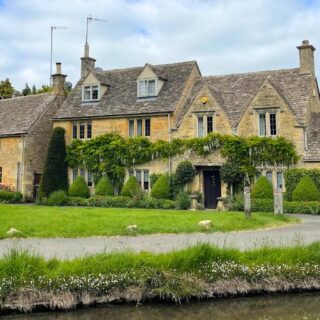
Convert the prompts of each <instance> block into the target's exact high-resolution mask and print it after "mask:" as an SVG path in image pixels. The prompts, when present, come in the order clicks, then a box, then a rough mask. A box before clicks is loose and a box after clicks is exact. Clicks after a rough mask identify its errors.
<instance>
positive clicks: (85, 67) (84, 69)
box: [81, 42, 96, 78]
mask: <svg viewBox="0 0 320 320" xmlns="http://www.w3.org/2000/svg"><path fill="white" fill-rule="evenodd" d="M95 64H96V60H95V59H93V58H90V57H89V44H88V42H86V43H85V45H84V57H82V58H81V78H84V77H85V76H86V75H87V74H88V73H89V71H90V70H93V69H94V68H95Z"/></svg>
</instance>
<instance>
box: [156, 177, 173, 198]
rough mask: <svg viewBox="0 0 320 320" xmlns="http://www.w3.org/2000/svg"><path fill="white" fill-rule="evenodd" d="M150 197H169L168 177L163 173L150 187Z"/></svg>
mask: <svg viewBox="0 0 320 320" xmlns="http://www.w3.org/2000/svg"><path fill="white" fill-rule="evenodd" d="M151 197H153V198H156V199H170V177H169V175H168V174H163V175H162V176H161V177H160V178H159V179H158V180H157V182H156V183H155V185H154V186H153V188H152V189H151Z"/></svg>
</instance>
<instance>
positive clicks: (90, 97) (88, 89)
mask: <svg viewBox="0 0 320 320" xmlns="http://www.w3.org/2000/svg"><path fill="white" fill-rule="evenodd" d="M98 100H99V85H97V84H93V85H86V86H83V91H82V101H98Z"/></svg>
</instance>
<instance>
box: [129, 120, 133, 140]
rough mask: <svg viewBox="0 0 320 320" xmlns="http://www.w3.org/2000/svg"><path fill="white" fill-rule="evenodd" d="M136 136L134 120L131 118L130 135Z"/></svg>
mask: <svg viewBox="0 0 320 320" xmlns="http://www.w3.org/2000/svg"><path fill="white" fill-rule="evenodd" d="M133 136H134V120H129V137H133Z"/></svg>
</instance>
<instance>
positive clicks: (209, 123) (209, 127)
mask: <svg viewBox="0 0 320 320" xmlns="http://www.w3.org/2000/svg"><path fill="white" fill-rule="evenodd" d="M212 131H213V117H211V116H210V117H207V133H210V132H212Z"/></svg>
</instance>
